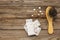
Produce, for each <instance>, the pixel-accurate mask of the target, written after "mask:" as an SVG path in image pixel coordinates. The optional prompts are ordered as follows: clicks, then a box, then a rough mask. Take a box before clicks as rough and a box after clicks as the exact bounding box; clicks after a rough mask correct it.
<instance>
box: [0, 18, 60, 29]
mask: <svg viewBox="0 0 60 40" xmlns="http://www.w3.org/2000/svg"><path fill="white" fill-rule="evenodd" d="M39 21H40V23H41V26H40V27H41V28H42V29H47V25H48V23H47V20H46V19H39ZM25 23H26V19H3V20H0V29H24V25H25ZM59 26H60V19H56V20H55V21H54V29H60V27H59Z"/></svg>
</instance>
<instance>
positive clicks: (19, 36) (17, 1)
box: [0, 0, 60, 40]
mask: <svg viewBox="0 0 60 40" xmlns="http://www.w3.org/2000/svg"><path fill="white" fill-rule="evenodd" d="M49 5H51V6H55V8H56V9H57V12H58V14H57V17H56V20H55V21H54V34H52V35H49V34H48V32H47V25H48V23H47V20H46V18H44V19H43V18H41V17H40V16H39V17H38V19H39V21H40V23H41V26H40V27H41V28H42V30H41V32H40V34H39V36H37V37H36V36H35V37H28V36H27V33H26V32H25V30H24V24H25V22H26V19H29V18H32V17H31V15H32V14H34V10H33V9H34V8H36V9H37V8H38V7H39V6H41V7H42V12H43V13H44V14H45V10H46V7H47V6H49ZM44 17H45V16H44ZM32 19H33V18H32ZM0 40H60V0H0Z"/></svg>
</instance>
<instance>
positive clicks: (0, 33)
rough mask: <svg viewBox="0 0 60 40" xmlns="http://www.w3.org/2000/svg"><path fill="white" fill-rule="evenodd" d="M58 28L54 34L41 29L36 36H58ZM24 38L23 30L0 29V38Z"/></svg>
mask: <svg viewBox="0 0 60 40" xmlns="http://www.w3.org/2000/svg"><path fill="white" fill-rule="evenodd" d="M59 31H60V30H55V31H54V34H52V35H49V34H48V32H47V30H41V32H40V34H39V36H38V37H41V38H43V37H54V36H55V37H57V36H58V37H59V36H60V32H59ZM22 37H23V38H24V37H28V36H27V33H26V32H25V31H24V30H0V38H22Z"/></svg>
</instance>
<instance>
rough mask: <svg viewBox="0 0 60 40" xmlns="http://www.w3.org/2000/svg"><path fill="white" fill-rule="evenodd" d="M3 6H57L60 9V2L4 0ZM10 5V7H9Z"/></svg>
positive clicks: (0, 2)
mask: <svg viewBox="0 0 60 40" xmlns="http://www.w3.org/2000/svg"><path fill="white" fill-rule="evenodd" d="M0 4H1V6H20V4H21V5H22V6H48V5H51V6H57V7H60V5H59V4H60V1H59V0H31V1H30V0H2V1H0ZM7 4H8V5H7Z"/></svg>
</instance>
